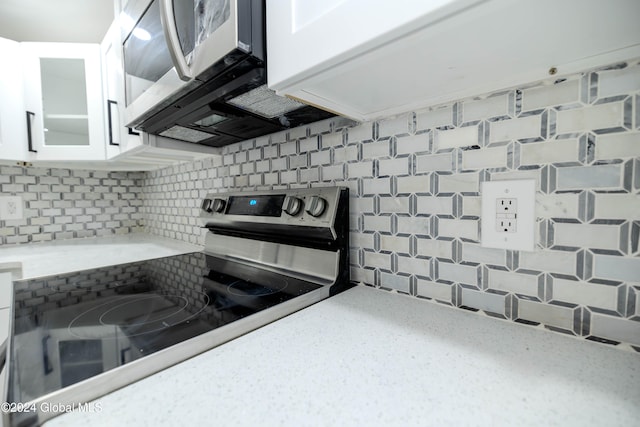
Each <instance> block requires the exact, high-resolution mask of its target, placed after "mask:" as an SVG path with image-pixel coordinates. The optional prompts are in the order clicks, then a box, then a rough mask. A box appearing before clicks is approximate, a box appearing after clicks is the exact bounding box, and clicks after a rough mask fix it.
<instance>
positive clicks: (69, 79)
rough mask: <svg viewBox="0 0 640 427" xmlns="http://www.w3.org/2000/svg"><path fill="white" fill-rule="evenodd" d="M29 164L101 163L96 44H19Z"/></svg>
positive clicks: (102, 135) (101, 122) (102, 130)
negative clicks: (59, 162)
mask: <svg viewBox="0 0 640 427" xmlns="http://www.w3.org/2000/svg"><path fill="white" fill-rule="evenodd" d="M22 52H23V64H24V72H25V75H24V78H25V106H26V111H25V112H24V114H25V116H26V126H27V132H26V133H27V145H28V149H29V151H30V152H31V153H32V154H31V158H32V159H33V160H104V159H105V128H104V117H103V112H104V109H103V108H104V107H103V102H102V77H101V66H100V46H99V45H98V44H84V43H82V44H77V43H22Z"/></svg>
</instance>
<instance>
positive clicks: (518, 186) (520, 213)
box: [480, 179, 536, 251]
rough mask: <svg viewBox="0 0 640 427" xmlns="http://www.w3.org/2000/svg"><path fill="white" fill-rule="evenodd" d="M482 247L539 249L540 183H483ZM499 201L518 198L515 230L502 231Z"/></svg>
mask: <svg viewBox="0 0 640 427" xmlns="http://www.w3.org/2000/svg"><path fill="white" fill-rule="evenodd" d="M480 191H481V196H482V217H481V223H480V228H481V229H480V244H481V245H482V246H483V247H485V248H498V249H510V250H518V251H533V250H534V248H535V205H536V181H535V180H534V179H523V180H513V181H485V182H483V183H482V184H481V188H480ZM498 199H516V200H515V206H516V212H515V218H514V220H515V221H516V224H517V225H516V230H515V231H511V230H510V231H508V232H505V231H499V229H500V227H498V226H497V224H498V221H499V220H500V214H502V212H498Z"/></svg>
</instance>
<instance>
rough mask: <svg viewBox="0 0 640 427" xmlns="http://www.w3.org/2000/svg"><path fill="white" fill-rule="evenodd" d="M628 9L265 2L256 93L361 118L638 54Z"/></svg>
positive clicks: (633, 13)
mask: <svg viewBox="0 0 640 427" xmlns="http://www.w3.org/2000/svg"><path fill="white" fill-rule="evenodd" d="M639 16H640V1H638V0H610V1H602V0H562V1H557V0H518V1H516V0H432V1H424V0H401V1H395V2H384V1H376V2H371V1H368V0H326V1H323V2H313V1H306V0H273V1H268V2H267V52H268V73H267V75H268V84H269V87H270V88H272V89H274V90H275V91H276V92H277V93H278V94H280V95H288V96H291V97H294V98H299V99H301V100H303V101H305V102H307V103H309V104H313V105H317V106H320V107H322V108H325V109H328V110H331V111H335V112H338V113H340V114H342V115H345V116H348V117H351V118H354V119H357V120H371V119H377V118H381V117H385V116H390V115H394V114H399V113H402V112H406V111H411V110H415V109H418V108H422V107H427V106H430V105H435V104H439V103H443V102H448V101H452V100H455V99H460V98H464V97H467V96H473V95H476V94H479V93H486V92H491V91H495V90H499V89H503V88H507V87H512V86H515V85H519V84H523V83H528V82H533V81H537V80H542V79H545V78H548V77H549V75H550V70H552V69H555V70H554V71H551V73H552V74H554V73H556V75H558V76H561V75H564V74H570V73H574V72H577V71H581V70H584V69H586V68H590V67H597V66H601V65H606V64H610V63H612V62H615V61H622V60H627V59H632V58H634V57H638V56H640V25H638V17H639Z"/></svg>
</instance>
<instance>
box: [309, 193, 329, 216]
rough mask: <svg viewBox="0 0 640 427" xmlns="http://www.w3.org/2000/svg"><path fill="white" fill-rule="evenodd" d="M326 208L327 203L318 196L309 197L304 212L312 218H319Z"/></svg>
mask: <svg viewBox="0 0 640 427" xmlns="http://www.w3.org/2000/svg"><path fill="white" fill-rule="evenodd" d="M326 208H327V201H326V200H325V199H323V198H322V197H320V196H311V198H310V199H309V203H307V207H306V209H305V211H306V212H307V213H308V214H309V215H311V216H312V217H319V216H320V215H322V213H323V212H324V210H325V209H326Z"/></svg>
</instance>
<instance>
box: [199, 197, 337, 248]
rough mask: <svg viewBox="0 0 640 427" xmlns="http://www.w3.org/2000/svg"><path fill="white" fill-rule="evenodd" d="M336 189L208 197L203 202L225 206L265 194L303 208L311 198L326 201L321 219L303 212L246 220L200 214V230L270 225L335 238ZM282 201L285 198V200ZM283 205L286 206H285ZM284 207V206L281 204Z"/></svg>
mask: <svg viewBox="0 0 640 427" xmlns="http://www.w3.org/2000/svg"><path fill="white" fill-rule="evenodd" d="M340 190H341V189H340V188H338V187H322V188H301V189H290V190H281V191H280V190H268V191H254V192H251V193H247V192H230V193H211V194H208V195H207V196H206V198H207V199H211V200H213V199H216V198H217V199H221V200H224V201H225V202H228V200H229V197H232V196H246V195H248V194H251V195H256V196H260V195H268V194H282V195H285V196H289V197H296V198H299V199H300V200H302V203H303V204H304V205H306V204H307V203H309V201H310V200H311V198H312V197H313V196H318V197H321V198H322V199H324V200H325V201H326V209H325V210H324V212H322V213H321V215H319V216H317V217H314V216H312V215H310V214H309V213H308V212H303V213H302V214H301V215H296V216H291V215H282V216H279V217H267V216H263V217H252V218H251V219H250V220H249V218H248V217H247V216H244V215H227V214H224V213H221V212H206V211H202V210H201V211H200V221H201V223H202V225H203V226H205V227H207V226H223V227H233V228H240V227H242V224H246V223H247V222H249V221H250V222H251V223H252V224H261V225H265V226H267V225H274V226H292V227H299V228H305V227H307V228H309V229H311V228H313V229H326V231H327V232H328V233H329V234H331V235H332V236H333V238H336V231H335V224H334V222H335V218H336V214H337V209H338V199H339V197H340ZM285 200H286V197H285ZM285 203H286V202H285ZM283 205H284V203H283Z"/></svg>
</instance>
